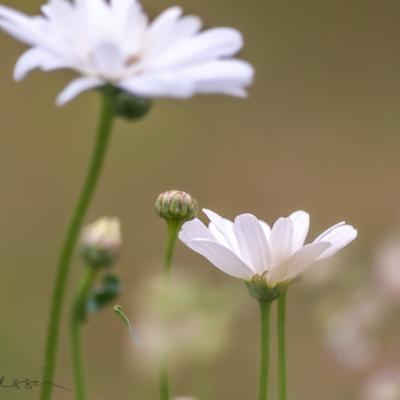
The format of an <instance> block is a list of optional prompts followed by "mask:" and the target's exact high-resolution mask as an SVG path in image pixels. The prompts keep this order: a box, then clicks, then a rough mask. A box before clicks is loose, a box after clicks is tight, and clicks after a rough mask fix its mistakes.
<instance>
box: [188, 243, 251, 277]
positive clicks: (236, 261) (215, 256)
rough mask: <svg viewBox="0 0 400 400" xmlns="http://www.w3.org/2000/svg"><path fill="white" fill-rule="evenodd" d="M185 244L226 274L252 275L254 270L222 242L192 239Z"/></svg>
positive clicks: (236, 275) (234, 275)
mask: <svg viewBox="0 0 400 400" xmlns="http://www.w3.org/2000/svg"><path fill="white" fill-rule="evenodd" d="M186 245H187V246H188V247H190V248H191V249H192V250H194V251H195V252H197V253H199V254H201V255H202V256H203V257H205V258H207V260H208V261H210V262H211V263H212V264H214V265H215V266H216V267H217V268H219V269H220V270H221V271H223V272H225V273H226V274H228V275H231V276H233V277H235V278H240V279H251V277H252V276H253V275H254V272H253V271H252V270H251V269H250V268H249V267H248V266H247V265H246V264H245V263H244V262H243V261H242V260H241V259H240V258H239V257H238V256H237V255H236V254H234V253H233V252H232V251H231V250H230V249H227V248H226V247H225V246H223V245H222V244H219V243H217V242H213V241H211V240H205V239H194V240H191V241H190V242H188V243H186Z"/></svg>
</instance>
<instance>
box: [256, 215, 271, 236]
mask: <svg viewBox="0 0 400 400" xmlns="http://www.w3.org/2000/svg"><path fill="white" fill-rule="evenodd" d="M258 222H259V223H260V225H261V228H262V229H263V231H264V234H265V237H266V238H267V239H269V237H270V236H271V227H270V226H269V225H268V224H267V223H266V222H265V221H263V220H262V219H259V220H258Z"/></svg>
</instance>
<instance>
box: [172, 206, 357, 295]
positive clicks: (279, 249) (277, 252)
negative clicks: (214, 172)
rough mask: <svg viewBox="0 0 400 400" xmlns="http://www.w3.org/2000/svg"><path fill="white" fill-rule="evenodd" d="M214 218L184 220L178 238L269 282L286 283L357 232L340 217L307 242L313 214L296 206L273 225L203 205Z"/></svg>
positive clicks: (230, 269)
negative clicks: (222, 213)
mask: <svg viewBox="0 0 400 400" xmlns="http://www.w3.org/2000/svg"><path fill="white" fill-rule="evenodd" d="M203 211H204V213H205V214H206V215H207V217H208V218H209V219H210V221H211V222H210V224H209V225H208V227H206V226H205V225H204V224H203V223H202V222H201V221H200V220H199V219H197V218H196V219H194V220H192V221H189V222H186V223H185V224H184V225H183V227H182V230H181V232H180V234H179V239H180V240H181V241H182V242H183V243H185V244H186V246H188V247H190V248H191V249H192V250H194V251H195V252H197V253H199V254H201V255H202V256H203V257H205V258H207V259H208V260H209V261H210V262H211V263H212V264H214V265H215V266H216V267H217V268H219V269H220V270H221V271H223V272H225V273H227V274H228V275H231V276H233V277H235V278H240V279H244V280H246V281H251V280H253V279H254V278H259V279H262V280H263V281H264V282H266V284H267V285H268V286H269V287H271V288H272V287H275V286H277V285H280V284H284V285H286V284H287V283H290V282H291V281H293V279H295V278H296V277H297V276H298V275H299V274H301V273H302V272H303V271H304V270H306V269H307V268H308V267H309V266H310V265H311V264H313V263H314V262H316V261H317V260H321V259H323V258H326V257H329V256H331V255H333V254H335V253H336V252H337V251H338V250H340V249H341V248H343V247H344V246H346V245H348V244H349V243H350V242H351V241H353V240H354V239H355V238H356V237H357V231H356V230H355V229H354V228H353V227H352V226H350V225H346V224H345V222H340V223H339V224H336V225H334V226H332V227H331V228H329V229H328V230H326V231H325V232H323V233H322V234H321V235H319V236H318V237H317V238H316V239H315V240H314V241H313V242H312V243H309V244H306V245H305V244H304V243H305V239H306V236H307V234H308V230H309V224H310V216H309V214H308V213H306V212H305V211H296V212H294V213H293V214H291V215H290V216H289V217H288V218H279V219H278V220H277V221H276V222H275V224H274V225H273V226H272V228H270V226H269V225H268V224H267V223H265V222H264V221H261V220H259V219H257V217H255V216H254V215H252V214H242V215H239V216H238V217H236V218H235V221H234V222H232V221H230V220H228V219H225V218H222V217H221V216H219V215H218V214H216V213H215V212H213V211H211V210H207V209H204V210H203Z"/></svg>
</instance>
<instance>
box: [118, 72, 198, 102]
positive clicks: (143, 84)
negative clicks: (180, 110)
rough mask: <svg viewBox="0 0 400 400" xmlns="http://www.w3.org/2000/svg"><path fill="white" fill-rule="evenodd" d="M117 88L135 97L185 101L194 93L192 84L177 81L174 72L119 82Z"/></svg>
mask: <svg viewBox="0 0 400 400" xmlns="http://www.w3.org/2000/svg"><path fill="white" fill-rule="evenodd" d="M117 86H118V87H119V88H121V89H123V90H126V91H127V92H130V93H132V94H134V95H136V96H142V97H151V98H152V97H174V98H178V99H186V98H188V97H191V96H193V95H194V93H195V86H194V84H193V82H188V81H183V80H179V78H178V77H177V75H176V72H172V71H171V72H159V73H148V74H144V75H138V76H137V77H135V78H132V79H129V80H122V81H120V82H119V83H118V84H117Z"/></svg>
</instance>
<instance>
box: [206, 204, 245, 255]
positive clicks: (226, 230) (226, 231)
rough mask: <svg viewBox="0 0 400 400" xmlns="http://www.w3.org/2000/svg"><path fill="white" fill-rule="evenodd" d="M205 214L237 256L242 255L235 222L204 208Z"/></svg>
mask: <svg viewBox="0 0 400 400" xmlns="http://www.w3.org/2000/svg"><path fill="white" fill-rule="evenodd" d="M203 212H204V214H206V215H207V217H208V218H209V220H210V221H211V222H212V223H213V224H214V225H215V227H216V228H217V229H218V230H219V231H220V232H221V234H222V235H223V236H224V238H225V240H226V241H227V243H228V245H229V248H230V249H231V250H232V251H233V252H234V253H235V254H237V255H239V254H240V252H239V247H238V243H237V239H236V236H235V234H234V232H233V222H232V221H230V220H229V219H226V218H223V217H221V216H220V215H218V214H217V213H216V212H214V211H211V210H208V209H207V208H203Z"/></svg>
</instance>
